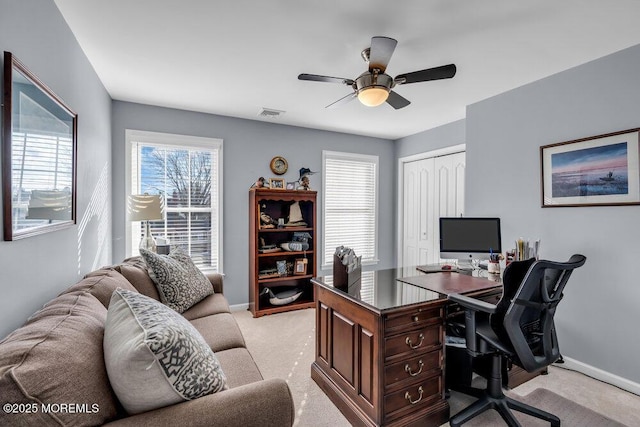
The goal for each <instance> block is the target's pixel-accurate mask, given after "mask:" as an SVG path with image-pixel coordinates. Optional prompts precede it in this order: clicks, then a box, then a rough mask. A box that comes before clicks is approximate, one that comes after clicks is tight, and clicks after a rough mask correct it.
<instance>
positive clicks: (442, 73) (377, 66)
mask: <svg viewBox="0 0 640 427" xmlns="http://www.w3.org/2000/svg"><path fill="white" fill-rule="evenodd" d="M397 44H398V42H397V40H395V39H392V38H390V37H380V36H376V37H372V38H371V47H369V48H366V49H365V50H363V51H362V53H361V55H362V59H364V61H365V62H368V63H369V69H368V70H367V71H365V72H364V73H362V74H360V75H359V76H358V77H357V78H356V79H355V80H352V79H346V78H341V77H329V76H320V75H317V74H305V73H303V74H300V75H299V76H298V80H309V81H314V82H327V83H339V84H345V85H347V86H351V87H352V88H353V92H352V93H350V94H349V95H347V96H345V97H343V98H340V99H339V100H337V101H335V102H333V103H331V104H329V105H327V107H326V108H333V107H337V106H339V105H343V104H346V103H347V102H349V101H352V100H353V99H355V98H358V99H359V100H360V102H361V103H363V104H364V105H366V106H368V107H377V106H378V105H380V104H382V103H383V102H385V101H386V102H387V103H388V104H389V105H391V106H392V107H393V108H395V109H396V110H398V109H400V108H404V107H406V106H407V105H409V104H411V102H410V101H409V100H408V99H406V98H404V97H402V96H400V95H398V94H397V93H396V92H394V91H393V90H392V89H393V88H394V87H395V86H396V85H401V84H408V83H418V82H426V81H429V80H441V79H450V78H452V77H453V76H455V75H456V66H455V64H449V65H443V66H441V67H435V68H428V69H426V70H420V71H414V72H412V73H405V74H400V75H398V76H396V77H395V78H392V77H391V76H390V75H388V74H385V71H386V69H387V65H388V64H389V60H390V59H391V55H393V51H394V50H395V48H396V45H397Z"/></svg>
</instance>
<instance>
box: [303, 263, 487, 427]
mask: <svg viewBox="0 0 640 427" xmlns="http://www.w3.org/2000/svg"><path fill="white" fill-rule="evenodd" d="M409 272H410V273H409ZM407 274H411V276H410V277H403V276H406V275H407ZM369 275H372V276H373V280H372V283H368V281H369V277H368V276H367V273H363V277H362V287H361V288H357V289H350V290H349V291H348V292H347V291H346V290H344V291H343V290H340V289H336V288H334V287H333V286H332V285H331V284H330V278H322V277H320V278H315V279H313V280H312V282H313V283H314V286H315V287H316V289H315V292H316V360H315V362H314V363H313V364H312V366H311V377H312V378H313V379H314V381H315V382H316V383H317V384H318V385H319V386H320V388H321V389H322V390H323V391H324V392H325V393H326V394H327V396H328V397H329V398H330V399H331V401H332V402H333V403H334V404H335V405H336V406H337V407H338V408H339V409H340V410H341V411H342V413H343V414H344V415H345V417H346V418H347V419H348V420H349V422H351V424H353V425H355V426H413V425H416V426H418V425H420V426H440V425H441V424H443V423H445V422H446V421H447V420H448V419H449V404H448V402H447V401H446V400H445V394H444V393H445V390H444V367H445V365H444V364H445V361H444V358H445V356H444V336H445V321H446V316H447V310H446V307H447V304H448V302H447V294H448V293H452V292H457V293H462V294H482V293H491V292H493V293H494V294H495V293H497V292H499V291H500V283H497V282H492V281H489V280H487V279H486V278H478V277H472V276H468V275H464V274H459V273H455V272H442V273H429V274H424V273H419V272H418V271H416V270H415V269H409V270H407V269H404V270H403V271H399V270H395V269H392V270H381V271H377V272H372V273H369ZM397 278H401V279H400V280H396V279H397Z"/></svg>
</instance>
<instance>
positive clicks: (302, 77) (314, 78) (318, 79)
mask: <svg viewBox="0 0 640 427" xmlns="http://www.w3.org/2000/svg"><path fill="white" fill-rule="evenodd" d="M298 80H309V81H312V82H326V83H340V84H345V85H347V86H351V85H352V84H353V80H351V79H345V78H342V77H329V76H319V75H318V74H305V73H303V74H300V75H298Z"/></svg>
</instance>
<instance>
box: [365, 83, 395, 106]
mask: <svg viewBox="0 0 640 427" xmlns="http://www.w3.org/2000/svg"><path fill="white" fill-rule="evenodd" d="M388 97H389V90H388V89H387V88H384V87H380V86H371V87H366V88H363V89H361V90H360V91H358V100H359V101H360V102H361V103H362V104H363V105H366V106H367V107H377V106H378V105H381V104H383V103H384V102H385V101H386V100H387V98H388Z"/></svg>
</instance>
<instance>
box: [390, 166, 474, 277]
mask: <svg viewBox="0 0 640 427" xmlns="http://www.w3.org/2000/svg"><path fill="white" fill-rule="evenodd" d="M403 167H404V170H403V201H402V203H403V218H402V220H403V235H402V265H403V266H414V265H421V264H432V263H436V262H438V261H439V260H440V257H439V247H440V245H439V238H440V237H439V230H438V219H439V218H440V217H441V216H460V215H462V214H464V172H465V153H455V154H450V155H446V156H440V157H431V158H425V159H421V160H417V161H413V162H407V163H404V166H403Z"/></svg>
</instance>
